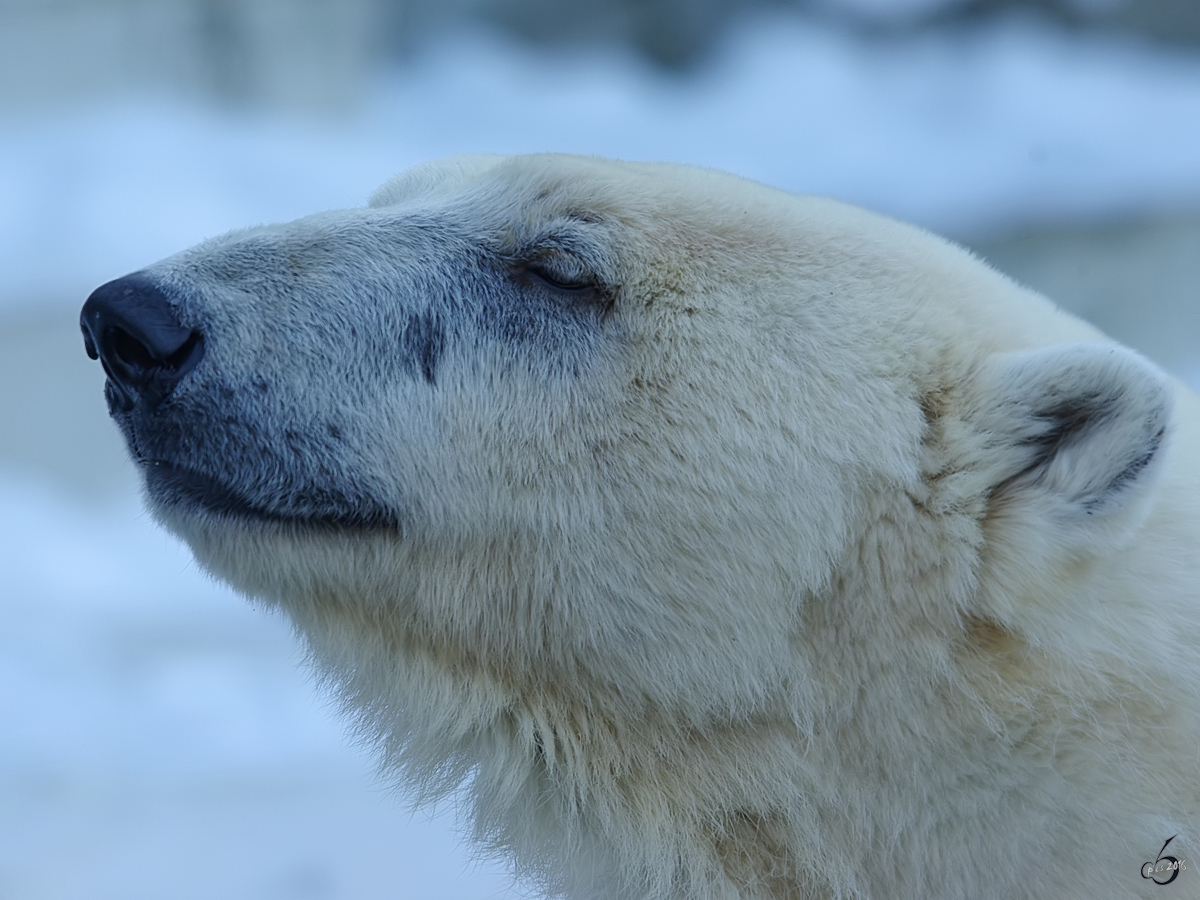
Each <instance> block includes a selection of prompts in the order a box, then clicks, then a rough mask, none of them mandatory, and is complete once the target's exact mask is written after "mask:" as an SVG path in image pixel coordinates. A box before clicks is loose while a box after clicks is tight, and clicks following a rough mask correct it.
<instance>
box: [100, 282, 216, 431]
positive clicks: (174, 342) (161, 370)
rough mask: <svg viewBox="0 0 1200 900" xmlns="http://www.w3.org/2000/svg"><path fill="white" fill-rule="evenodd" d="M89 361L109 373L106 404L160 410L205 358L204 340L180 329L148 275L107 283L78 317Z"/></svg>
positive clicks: (127, 408)
mask: <svg viewBox="0 0 1200 900" xmlns="http://www.w3.org/2000/svg"><path fill="white" fill-rule="evenodd" d="M79 326H80V328H82V329H83V345H84V348H85V349H86V350H87V354H88V356H90V357H91V358H92V359H99V360H100V364H101V365H102V366H104V371H105V372H106V373H107V374H108V391H107V396H108V401H109V403H110V404H111V405H112V406H113V407H114V408H115V409H120V410H122V411H129V410H131V409H133V407H134V405H135V404H136V403H137V402H138V400H139V399H140V400H141V401H142V402H143V403H144V404H145V405H146V407H147V408H150V407H154V406H156V405H158V404H159V403H160V402H162V400H163V399H164V398H165V397H166V396H167V395H168V394H170V393H171V390H172V389H173V388H174V387H175V385H176V384H177V383H178V382H179V380H180V379H181V378H183V376H184V375H186V374H187V373H188V372H190V371H191V370H192V369H193V368H195V366H196V363H198V362H200V357H202V356H203V355H204V336H203V335H201V334H200V332H198V331H194V330H193V329H191V328H188V327H187V326H186V325H181V324H180V323H179V320H178V319H177V318H176V316H175V309H174V307H173V306H172V305H171V301H170V300H169V299H168V298H167V295H166V294H164V293H163V292H162V290H160V289H159V288H158V287H157V286H156V285H155V284H154V283H153V282H152V281H151V280H150V279H149V278H147V277H146V276H144V275H127V276H125V277H124V278H118V279H117V280H116V281H110V282H108V284H103V285H101V286H100V287H98V288H96V290H94V291H92V295H91V296H90V297H88V298H87V302H86V303H84V304H83V312H82V313H80V315H79Z"/></svg>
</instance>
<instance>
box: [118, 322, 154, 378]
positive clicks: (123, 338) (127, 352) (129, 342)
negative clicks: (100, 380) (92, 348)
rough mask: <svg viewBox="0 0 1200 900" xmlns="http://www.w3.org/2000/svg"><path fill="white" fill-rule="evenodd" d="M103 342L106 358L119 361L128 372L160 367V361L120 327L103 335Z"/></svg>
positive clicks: (145, 370)
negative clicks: (105, 346)
mask: <svg viewBox="0 0 1200 900" xmlns="http://www.w3.org/2000/svg"><path fill="white" fill-rule="evenodd" d="M105 344H106V345H107V348H106V349H107V351H108V352H107V354H106V355H107V356H108V358H109V359H111V360H112V361H114V362H119V363H121V365H122V367H123V368H124V369H125V370H126V371H128V372H131V373H133V372H151V371H153V370H155V369H159V368H161V367H162V362H160V361H159V360H158V359H156V358H155V357H154V356H153V355H151V353H150V351H149V350H147V349H146V348H145V347H144V346H142V344H141V343H139V342H138V340H137V339H136V338H135V337H133V336H132V335H130V334H129V332H127V331H123V330H122V329H120V328H113V329H112V330H110V331H109V332H108V334H106V335H105ZM164 362H165V360H164Z"/></svg>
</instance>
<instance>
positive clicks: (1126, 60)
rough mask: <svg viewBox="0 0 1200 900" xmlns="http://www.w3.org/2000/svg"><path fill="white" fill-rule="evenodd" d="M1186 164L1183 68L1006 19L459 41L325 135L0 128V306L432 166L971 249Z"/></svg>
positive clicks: (352, 197)
mask: <svg viewBox="0 0 1200 900" xmlns="http://www.w3.org/2000/svg"><path fill="white" fill-rule="evenodd" d="M1197 147H1200V57H1195V56H1185V55H1169V54H1167V53H1165V52H1164V51H1161V50H1159V51H1155V50H1153V49H1151V48H1149V47H1146V46H1140V45H1137V44H1133V43H1122V42H1120V41H1118V40H1117V39H1115V38H1108V39H1103V38H1099V37H1095V36H1092V37H1082V36H1079V35H1072V34H1069V33H1066V32H1058V31H1054V30H1050V29H1049V28H1047V27H1040V26H1037V25H1035V24H1033V23H1032V22H1025V21H1021V20H1012V21H1011V22H1009V23H1008V24H1006V25H1002V26H1000V27H994V28H990V29H988V30H961V29H959V30H953V31H937V32H922V33H917V34H914V35H912V36H909V37H906V38H894V39H891V40H888V41H884V40H881V39H873V38H871V37H868V36H863V35H861V34H855V33H851V32H847V31H840V30H837V29H835V28H833V27H832V26H825V25H819V24H816V23H814V22H811V21H805V20H799V19H794V18H783V19H781V18H764V19H759V20H755V21H754V22H751V23H749V24H746V25H745V26H743V27H742V28H740V29H739V30H737V31H736V32H735V33H734V34H733V35H732V36H731V37H730V38H729V40H728V41H727V43H726V45H725V46H724V48H723V50H722V52H721V53H719V54H718V56H717V58H715V59H714V60H713V61H712V62H711V64H710V65H709V66H708V67H706V68H705V69H703V70H702V71H700V72H699V73H697V74H696V75H695V76H693V77H690V78H687V79H682V78H679V77H677V76H669V75H666V74H663V73H661V72H658V71H655V70H652V69H649V68H647V67H646V66H645V65H644V64H642V63H640V62H639V61H637V60H636V59H635V58H634V57H632V56H623V55H621V54H620V53H619V52H617V51H615V50H606V51H596V52H594V53H583V52H571V53H566V52H563V51H559V52H551V51H543V52H540V53H532V52H528V51H518V50H517V49H515V48H514V46H513V45H511V44H507V43H504V42H502V41H500V40H498V39H495V38H491V37H489V36H487V35H485V34H461V33H460V34H455V35H453V36H448V37H446V38H444V39H443V40H442V41H441V42H440V43H439V44H437V45H435V46H432V47H429V48H427V49H426V50H425V51H424V52H423V53H422V54H421V55H419V56H418V57H416V58H414V59H413V60H412V61H411V62H410V63H409V64H407V65H406V66H405V67H403V68H400V69H397V70H394V71H392V72H391V73H390V76H389V77H388V78H385V79H382V80H381V81H380V84H379V86H378V88H377V90H376V91H375V92H374V93H373V94H372V96H371V97H370V98H369V99H368V100H367V101H366V102H364V104H363V106H362V107H361V108H360V109H359V110H358V111H357V112H356V113H355V114H354V115H352V116H350V117H348V118H346V119H345V120H342V121H338V122H334V123H331V122H328V121H325V122H321V121H307V122H304V121H299V120H296V119H271V118H266V117H263V116H253V115H250V114H249V113H241V114H239V113H236V112H230V111H228V110H222V109H216V108H203V107H197V106H185V105H181V104H180V103H177V102H172V101H170V100H168V99H166V98H161V97H160V98H145V97H144V98H141V99H140V100H138V101H132V100H131V101H126V102H123V103H120V104H112V105H109V106H106V107H89V108H86V109H81V110H76V111H74V112H56V113H46V114H44V115H41V116H30V115H26V116H23V117H19V118H13V117H10V118H9V120H8V121H3V122H0V197H3V198H4V202H3V203H2V204H0V309H4V308H9V309H12V308H14V307H22V308H26V309H28V308H29V307H31V306H38V305H43V304H53V303H70V304H75V303H77V302H78V300H79V298H80V297H81V296H84V295H86V292H87V290H89V289H90V287H92V286H94V285H96V284H99V283H101V282H103V281H105V280H107V279H109V278H111V277H114V276H116V275H119V274H122V273H124V272H126V271H129V270H131V269H134V268H137V267H138V266H141V265H144V264H146V263H149V262H152V261H153V260H155V259H157V258H159V257H162V256H165V255H167V254H168V253H171V252H173V251H175V250H178V249H181V248H183V247H186V246H188V245H190V244H192V243H194V242H195V241H197V240H199V239H200V238H203V237H206V236H210V235H213V234H215V233H220V232H222V231H225V230H227V229H229V228H233V227H237V226H242V225H248V224H252V223H256V222H264V221H275V220H282V219H288V218H293V217H296V216H298V215H302V214H304V213H307V212H312V211H316V210H319V209H323V208H330V207H339V206H341V207H346V206H354V205H359V204H361V203H362V202H364V201H365V198H366V197H367V195H368V194H369V193H370V191H371V189H372V188H373V187H374V186H376V185H377V184H378V183H380V182H382V181H383V180H385V179H386V178H387V177H389V176H390V175H391V174H394V173H395V172H396V171H398V170H400V169H402V168H404V167H406V166H408V165H410V164H412V163H415V162H418V161H422V160H425V159H428V158H430V157H435V156H441V155H446V154H452V153H461V152H480V151H489V152H516V151H543V150H556V151H567V152H575V153H586V154H599V155H606V156H619V157H626V158H634V159H655V160H674V161H686V162H691V163H697V164H700V165H706V166H713V167H717V168H722V169H728V170H730V171H734V172H737V173H740V174H743V175H746V176H748V177H751V178H755V179H758V180H762V181H766V182H769V183H771V184H774V185H777V186H779V187H783V188H786V189H789V190H793V191H802V192H812V193H821V194H829V195H834V196H837V197H840V198H842V199H845V200H849V201H851V202H855V203H859V204H861V205H865V206H868V207H872V208H875V209H877V210H880V211H883V212H886V213H889V214H892V215H895V216H898V217H900V218H904V219H908V220H911V221H915V222H917V223H919V224H922V225H926V226H928V227H931V228H933V229H935V230H938V231H941V232H948V233H951V234H953V235H954V236H957V237H970V236H976V235H979V234H984V233H988V232H995V231H1002V230H1004V229H1007V228H1011V227H1013V226H1015V225H1018V224H1025V223H1028V222H1029V221H1031V220H1032V221H1036V220H1039V219H1046V218H1050V217H1076V218H1080V217H1088V216H1095V215H1106V214H1107V215H1112V214H1120V213H1124V212H1128V211H1137V210H1140V209H1144V208H1148V207H1150V208H1153V207H1158V206H1162V205H1187V204H1189V203H1195V202H1197V201H1200V164H1198V162H1197V155H1196V148H1197Z"/></svg>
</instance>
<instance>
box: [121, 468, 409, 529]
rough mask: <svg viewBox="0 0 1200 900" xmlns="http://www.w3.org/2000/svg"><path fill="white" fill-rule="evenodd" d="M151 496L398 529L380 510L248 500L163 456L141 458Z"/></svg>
mask: <svg viewBox="0 0 1200 900" xmlns="http://www.w3.org/2000/svg"><path fill="white" fill-rule="evenodd" d="M139 462H140V465H141V468H142V473H143V476H144V477H145V479H146V488H147V491H148V492H149V495H150V499H151V500H152V501H153V502H154V503H156V504H159V505H161V506H164V507H169V508H172V509H179V508H181V507H182V508H184V509H185V510H186V509H189V508H190V509H191V510H200V511H203V512H204V513H207V514H209V515H214V514H215V515H217V516H219V517H222V518H229V519H240V520H242V521H247V520H250V521H254V522H259V523H264V522H270V523H275V524H293V525H313V526H324V527H332V528H339V529H352V530H379V529H392V530H394V529H397V528H398V527H399V524H398V522H397V521H396V519H395V518H394V517H392V516H388V515H386V514H384V513H383V512H382V511H377V512H367V513H359V512H348V511H340V510H328V509H327V510H318V509H313V510H311V511H309V510H305V511H294V510H280V509H271V508H269V507H265V506H263V505H261V504H258V503H255V502H253V501H251V500H248V499H246V498H245V497H244V496H243V495H242V494H240V493H238V492H237V491H236V490H234V489H233V488H231V487H229V486H228V485H226V484H225V483H223V482H221V481H220V480H218V479H216V478H213V477H212V476H211V475H206V474H204V473H203V472H198V471H196V470H195V469H190V468H186V467H183V466H178V465H176V464H175V463H172V462H169V461H167V460H162V459H143V460H139Z"/></svg>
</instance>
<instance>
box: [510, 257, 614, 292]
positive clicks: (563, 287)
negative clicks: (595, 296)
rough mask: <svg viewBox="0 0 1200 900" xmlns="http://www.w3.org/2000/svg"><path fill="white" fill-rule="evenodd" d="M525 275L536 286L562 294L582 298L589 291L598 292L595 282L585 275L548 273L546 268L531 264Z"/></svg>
mask: <svg viewBox="0 0 1200 900" xmlns="http://www.w3.org/2000/svg"><path fill="white" fill-rule="evenodd" d="M525 275H526V276H527V277H528V278H529V280H530V281H531V282H533V283H534V284H536V285H538V286H540V287H544V288H548V289H550V290H552V291H555V292H557V293H560V294H570V295H571V296H580V295H583V294H585V293H587V292H588V291H598V290H599V288H598V287H597V285H596V283H595V281H593V280H592V279H591V278H590V277H588V276H586V275H583V274H571V275H567V274H564V273H560V272H551V271H548V270H547V269H546V268H545V267H543V266H539V265H537V264H531V265H528V266H526V267H525Z"/></svg>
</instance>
